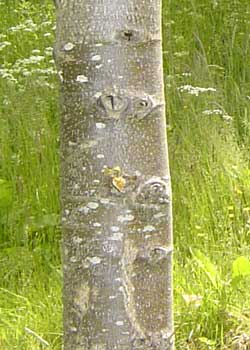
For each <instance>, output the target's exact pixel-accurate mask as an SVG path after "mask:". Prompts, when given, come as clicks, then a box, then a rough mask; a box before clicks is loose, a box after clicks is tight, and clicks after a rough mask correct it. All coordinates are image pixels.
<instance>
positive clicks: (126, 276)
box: [55, 0, 173, 350]
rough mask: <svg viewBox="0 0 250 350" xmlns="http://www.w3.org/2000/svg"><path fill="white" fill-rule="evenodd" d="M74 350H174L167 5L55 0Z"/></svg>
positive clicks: (69, 333)
mask: <svg viewBox="0 0 250 350" xmlns="http://www.w3.org/2000/svg"><path fill="white" fill-rule="evenodd" d="M55 55H56V61H57V66H58V70H59V75H60V77H61V81H62V84H61V87H62V93H61V111H62V121H61V126H62V127H61V183H62V187H61V198H62V210H63V215H62V227H63V237H64V239H63V262H64V293H63V297H64V350H89V349H91V350H115V349H117V350H129V349H138V350H139V349H142V350H146V349H159V350H161V349H162V350H163V349H164V350H168V349H173V325H172V272H171V270H172V262H171V260H172V222H171V221H172V217H171V188H170V177H169V170H168V157H167V143H166V125H165V103H164V92H163V71H162V51H161V1H160V0H149V1H147V2H145V1H139V0H96V1H94V0H61V1H57V42H56V47H55Z"/></svg>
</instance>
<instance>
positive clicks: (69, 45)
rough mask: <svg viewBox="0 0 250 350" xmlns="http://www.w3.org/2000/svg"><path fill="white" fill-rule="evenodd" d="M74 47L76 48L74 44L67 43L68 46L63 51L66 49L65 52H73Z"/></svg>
mask: <svg viewBox="0 0 250 350" xmlns="http://www.w3.org/2000/svg"><path fill="white" fill-rule="evenodd" d="M74 47H75V45H74V44H72V43H67V44H65V45H64V47H63V49H64V51H71V50H73V48H74Z"/></svg>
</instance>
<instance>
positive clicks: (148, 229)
mask: <svg viewBox="0 0 250 350" xmlns="http://www.w3.org/2000/svg"><path fill="white" fill-rule="evenodd" d="M153 231H155V227H154V226H152V225H147V226H145V227H144V228H143V230H142V232H153Z"/></svg>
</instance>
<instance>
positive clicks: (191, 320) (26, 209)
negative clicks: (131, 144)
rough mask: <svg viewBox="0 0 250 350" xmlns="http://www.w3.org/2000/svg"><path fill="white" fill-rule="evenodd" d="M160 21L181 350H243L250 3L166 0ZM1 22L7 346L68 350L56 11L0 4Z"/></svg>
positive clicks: (2, 331)
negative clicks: (64, 318) (65, 346)
mask: <svg viewBox="0 0 250 350" xmlns="http://www.w3.org/2000/svg"><path fill="white" fill-rule="evenodd" d="M163 13H164V18H163V29H164V38H163V41H164V63H165V75H164V79H165V84H166V101H167V120H168V124H169V127H168V141H169V155H170V163H171V173H172V184H173V196H174V234H175V265H174V281H175V325H176V350H183V349H190V350H194V349H195V350H196V349H201V350H203V349H204V350H205V349H211V350H213V349H221V350H222V349H233V343H234V344H237V346H238V348H237V349H240V350H244V349H245V348H244V344H243V341H245V342H247V341H248V342H249V343H250V339H249V338H250V336H249V334H250V326H249V324H250V312H249V309H250V292H249V282H250V267H249V265H250V263H249V258H250V253H249V244H250V170H249V161H250V157H249V154H250V153H249V151H250V101H249V100H250V65H249V57H250V55H249V54H250V52H249V50H250V47H249V45H250V44H249V34H250V4H249V2H248V1H246V0H238V1H230V0H221V1H215V0H214V1H212V0H211V1H207V0H180V1H178V2H176V1H171V0H164V12H163ZM0 15H1V18H2V21H1V30H2V32H1V34H0V50H1V56H0V139H1V143H0V349H4V350H12V349H21V350H22V349H23V350H34V349H42V348H46V349H49V350H59V349H61V333H62V329H61V314H62V307H61V262H60V239H61V237H60V227H59V219H58V218H59V212H60V208H59V198H58V197H59V196H58V193H59V183H58V179H59V176H58V174H59V171H58V167H59V166H58V135H59V113H58V108H57V100H58V84H57V79H56V76H55V67H54V64H53V61H52V56H51V49H50V48H51V47H52V45H53V42H54V28H53V27H54V25H55V23H54V9H53V5H52V3H51V2H49V1H48V0H47V1H45V0H44V1H21V0H19V1H14V0H12V1H0ZM31 20H32V21H31ZM34 50H35V51H34ZM38 50H39V51H38ZM32 56H36V57H33V58H32ZM37 56H38V57H37ZM40 56H41V57H40ZM39 57H40V58H39ZM197 87H199V88H197ZM201 88H205V89H203V90H202V89H201ZM30 331H32V332H33V333H32V332H30ZM244 334H245V340H244V339H243V338H244ZM46 342H47V343H49V346H46Z"/></svg>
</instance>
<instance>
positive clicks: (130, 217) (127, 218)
mask: <svg viewBox="0 0 250 350" xmlns="http://www.w3.org/2000/svg"><path fill="white" fill-rule="evenodd" d="M134 218H135V217H134V215H132V214H128V215H119V216H118V218H117V220H118V221H119V222H128V221H133V220H134Z"/></svg>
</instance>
